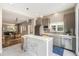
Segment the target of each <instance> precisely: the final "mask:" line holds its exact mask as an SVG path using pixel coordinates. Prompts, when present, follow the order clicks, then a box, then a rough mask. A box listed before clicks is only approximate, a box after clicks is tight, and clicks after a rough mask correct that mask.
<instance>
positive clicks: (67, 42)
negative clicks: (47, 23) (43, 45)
mask: <svg viewBox="0 0 79 59" xmlns="http://www.w3.org/2000/svg"><path fill="white" fill-rule="evenodd" d="M72 40H73V39H69V38H64V37H61V36H59V37H54V40H53V43H54V46H58V47H63V48H66V49H69V50H72Z"/></svg>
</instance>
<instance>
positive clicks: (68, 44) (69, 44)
mask: <svg viewBox="0 0 79 59" xmlns="http://www.w3.org/2000/svg"><path fill="white" fill-rule="evenodd" d="M64 40H65V47H64V48H66V49H69V50H72V39H64Z"/></svg>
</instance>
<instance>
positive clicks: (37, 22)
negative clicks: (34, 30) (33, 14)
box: [36, 17, 42, 25]
mask: <svg viewBox="0 0 79 59" xmlns="http://www.w3.org/2000/svg"><path fill="white" fill-rule="evenodd" d="M36 25H42V18H40V17H38V18H37V20H36Z"/></svg>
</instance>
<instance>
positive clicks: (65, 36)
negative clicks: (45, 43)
mask: <svg viewBox="0 0 79 59" xmlns="http://www.w3.org/2000/svg"><path fill="white" fill-rule="evenodd" d="M43 35H44V36H45V35H46V36H50V37H54V36H55V37H56V36H60V37H63V38H76V37H75V36H73V35H64V34H53V33H43Z"/></svg>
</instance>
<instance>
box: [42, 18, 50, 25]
mask: <svg viewBox="0 0 79 59" xmlns="http://www.w3.org/2000/svg"><path fill="white" fill-rule="evenodd" d="M48 23H49V18H47V17H43V19H42V25H44V26H48Z"/></svg>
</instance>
